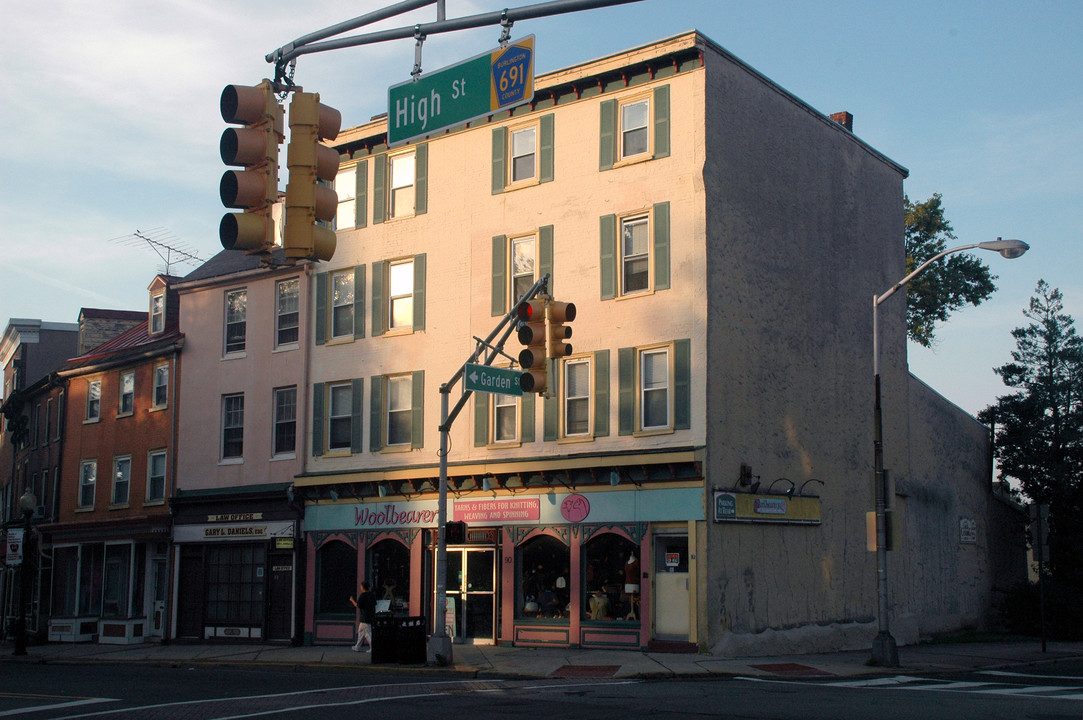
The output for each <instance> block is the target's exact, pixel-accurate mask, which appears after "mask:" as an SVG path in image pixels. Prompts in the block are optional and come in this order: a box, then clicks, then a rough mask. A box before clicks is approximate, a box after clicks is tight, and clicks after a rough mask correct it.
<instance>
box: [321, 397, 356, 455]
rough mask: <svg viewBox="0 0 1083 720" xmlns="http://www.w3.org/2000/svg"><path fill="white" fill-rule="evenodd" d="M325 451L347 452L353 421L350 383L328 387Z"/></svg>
mask: <svg viewBox="0 0 1083 720" xmlns="http://www.w3.org/2000/svg"><path fill="white" fill-rule="evenodd" d="M327 394H328V398H327V405H328V408H327V409H328V412H327V449H328V450H348V449H349V448H350V438H351V434H352V433H351V430H352V421H353V392H352V384H351V383H348V382H347V383H336V384H334V385H331V386H329V387H328V391H327Z"/></svg>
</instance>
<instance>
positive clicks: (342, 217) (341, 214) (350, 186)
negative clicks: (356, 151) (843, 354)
mask: <svg viewBox="0 0 1083 720" xmlns="http://www.w3.org/2000/svg"><path fill="white" fill-rule="evenodd" d="M359 171H360V168H359V167H358V166H357V165H350V166H349V167H345V168H342V169H340V170H339V171H338V174H337V175H335V195H337V196H338V209H337V210H336V211H335V229H336V230H348V229H349V228H352V227H354V226H355V224H356V221H357V201H358V198H357V183H358V173H359Z"/></svg>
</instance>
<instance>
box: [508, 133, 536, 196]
mask: <svg viewBox="0 0 1083 720" xmlns="http://www.w3.org/2000/svg"><path fill="white" fill-rule="evenodd" d="M539 135H540V133H539V132H538V123H537V122H534V123H531V124H529V125H520V126H518V127H513V128H509V129H508V184H509V185H519V184H525V183H530V182H537V180H538V159H539V157H538V137H539ZM527 137H529V138H530V140H531V141H532V142H531V146H530V148H529V152H527V151H524V149H523V148H522V147H520V148H519V153H518V154H516V147H515V145H516V142H515V141H516V138H527ZM526 158H530V171H529V173H524V174H522V175H519V174H517V171H518V168H517V164H516V160H519V159H526Z"/></svg>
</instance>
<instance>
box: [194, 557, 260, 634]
mask: <svg viewBox="0 0 1083 720" xmlns="http://www.w3.org/2000/svg"><path fill="white" fill-rule="evenodd" d="M206 558H207V559H206V577H207V584H206V593H207V594H206V603H205V605H204V607H205V609H206V612H205V615H204V622H206V623H207V624H208V625H245V626H252V625H254V626H256V627H259V626H261V625H262V624H263V616H264V608H265V607H266V605H267V600H266V599H265V598H264V592H265V590H264V588H265V587H266V584H267V579H266V578H265V577H264V573H265V571H266V567H267V549H266V548H265V547H264V545H263V544H262V543H261V544H247V543H217V544H210V545H207V546H206Z"/></svg>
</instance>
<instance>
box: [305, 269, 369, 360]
mask: <svg viewBox="0 0 1083 720" xmlns="http://www.w3.org/2000/svg"><path fill="white" fill-rule="evenodd" d="M315 298H316V316H315V331H316V332H315V335H316V344H317V345H324V344H326V343H327V342H328V341H332V342H335V343H338V342H343V341H346V340H353V339H356V338H363V337H365V266H364V265H358V266H357V267H353V268H345V269H342V270H336V271H334V272H322V273H316V293H315Z"/></svg>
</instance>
